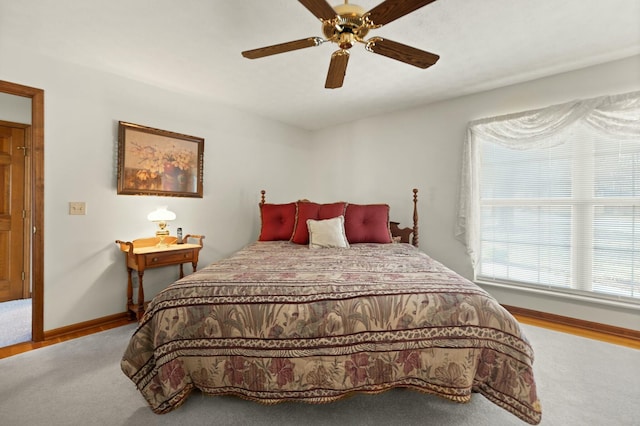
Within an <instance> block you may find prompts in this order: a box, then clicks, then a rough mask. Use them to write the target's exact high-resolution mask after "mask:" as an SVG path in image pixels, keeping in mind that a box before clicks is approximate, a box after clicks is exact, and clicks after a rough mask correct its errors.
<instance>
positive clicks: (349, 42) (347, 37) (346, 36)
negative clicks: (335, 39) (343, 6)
mask: <svg viewBox="0 0 640 426" xmlns="http://www.w3.org/2000/svg"><path fill="white" fill-rule="evenodd" d="M354 42H355V37H354V35H353V34H352V33H351V32H349V31H345V32H343V33H341V34H340V40H339V43H338V45H339V46H340V49H351V48H352V47H353V44H354Z"/></svg>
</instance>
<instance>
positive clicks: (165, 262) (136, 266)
mask: <svg viewBox="0 0 640 426" xmlns="http://www.w3.org/2000/svg"><path fill="white" fill-rule="evenodd" d="M190 238H191V239H195V240H197V241H198V242H197V244H193V243H189V239H190ZM203 239H204V235H187V236H185V237H184V240H183V241H184V242H185V243H184V244H176V241H177V238H176V237H172V236H167V237H165V238H164V241H163V244H162V245H161V246H160V245H158V244H159V242H160V238H159V237H152V238H140V239H137V240H133V241H120V240H116V244H119V245H120V250H122V251H123V252H124V253H125V261H126V265H127V273H128V279H127V312H129V317H130V319H133V318H134V317H135V318H136V319H137V320H138V321H140V319H141V318H142V315H143V314H144V311H145V309H146V307H147V303H148V302H145V300H144V287H143V276H144V271H145V270H146V269H149V268H159V267H162V266H170V265H180V278H182V277H184V270H183V267H182V265H183V264H185V263H191V265H192V266H193V272H195V271H196V268H197V266H198V255H199V254H200V249H201V248H202V240H203ZM134 270H136V271H138V299H137V301H136V303H134V302H133V281H132V277H131V274H132V273H133V271H134Z"/></svg>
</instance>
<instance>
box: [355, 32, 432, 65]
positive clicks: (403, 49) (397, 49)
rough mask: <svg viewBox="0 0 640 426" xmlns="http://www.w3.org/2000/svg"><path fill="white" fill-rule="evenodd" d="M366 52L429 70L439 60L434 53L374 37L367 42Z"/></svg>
mask: <svg viewBox="0 0 640 426" xmlns="http://www.w3.org/2000/svg"><path fill="white" fill-rule="evenodd" d="M367 50H368V51H369V52H373V53H377V54H378V55H382V56H386V57H387V58H391V59H395V60H396V61H400V62H404V63H406V64H409V65H413V66H414V67H418V68H429V67H430V66H431V65H433V64H435V63H436V62H438V59H440V56H438V55H436V54H434V53H429V52H425V51H424V50H420V49H416V48H415V47H411V46H407V45H406V44H402V43H398V42H396V41H392V40H387V39H384V38H381V37H374V38H372V39H370V40H369V41H367Z"/></svg>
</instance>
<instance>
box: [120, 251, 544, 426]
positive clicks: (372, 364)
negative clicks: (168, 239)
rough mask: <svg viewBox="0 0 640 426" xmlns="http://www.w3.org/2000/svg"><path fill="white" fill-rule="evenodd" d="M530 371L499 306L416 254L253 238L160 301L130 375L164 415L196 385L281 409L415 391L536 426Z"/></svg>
mask: <svg viewBox="0 0 640 426" xmlns="http://www.w3.org/2000/svg"><path fill="white" fill-rule="evenodd" d="M532 363H533V351H532V348H531V346H530V345H529V343H528V341H527V340H526V338H525V337H524V336H523V334H522V331H521V329H520V327H519V324H518V322H517V321H516V320H515V319H514V318H513V317H512V316H511V315H510V314H509V313H508V312H507V311H506V310H505V309H504V308H502V307H501V306H500V305H499V304H498V302H497V301H496V300H495V299H494V298H493V297H491V296H490V295H489V294H488V293H486V292H485V291H484V290H483V289H481V288H480V287H478V286H476V285H475V284H473V283H471V282H469V281H468V280H466V279H464V278H462V277H460V276H459V275H457V274H456V273H454V272H453V271H451V270H449V269H447V268H446V267H444V266H443V265H442V264H440V263H438V262H436V261H434V260H433V259H431V258H429V257H428V256H427V255H426V254H424V253H423V252H421V251H419V250H417V249H416V248H414V247H413V246H411V245H408V244H356V245H352V246H351V247H350V248H346V249H319V250H311V249H309V248H308V247H307V246H302V245H296V244H292V243H289V242H255V243H252V244H250V245H249V246H247V247H245V248H244V249H242V250H240V251H239V252H237V253H236V254H234V255H232V256H231V257H229V258H227V259H224V260H221V261H218V262H215V263H213V264H211V265H209V266H207V267H205V268H203V269H201V270H200V271H198V272H196V273H194V274H192V275H190V276H187V277H185V278H183V279H181V280H179V281H176V282H175V283H173V284H172V285H171V286H169V287H167V288H166V289H165V290H163V291H162V292H161V293H159V294H158V295H157V296H156V297H155V298H154V299H153V301H152V302H151V303H150V304H149V307H148V309H147V312H146V313H145V315H144V317H143V318H142V320H141V323H140V325H139V327H138V329H137V330H136V332H135V334H134V335H133V337H132V338H131V341H130V342H129V345H128V347H127V349H126V352H125V354H124V356H123V359H122V363H121V366H122V370H123V371H124V373H125V374H126V375H127V376H128V377H130V378H131V380H132V381H133V382H134V383H135V385H136V386H137V388H138V389H139V390H140V392H141V393H142V395H143V396H144V397H145V398H146V400H147V402H148V403H149V405H150V406H151V409H152V410H153V411H154V412H156V413H165V412H168V411H171V410H173V409H175V408H176V407H178V406H179V405H180V404H182V403H183V402H184V401H185V399H186V398H187V396H188V395H189V393H190V392H191V391H192V390H193V389H194V388H197V389H199V390H200V391H202V392H203V393H206V394H209V395H225V394H231V395H237V396H239V397H242V398H245V399H249V400H254V401H259V402H262V403H267V404H271V403H277V402H282V401H292V400H297V401H305V402H313V403H319V402H330V401H334V400H337V399H340V398H342V397H345V396H348V395H350V394H352V393H353V392H364V393H378V392H383V391H385V390H388V389H391V388H394V387H407V388H413V389H416V390H418V391H422V392H426V393H430V394H435V395H439V396H441V397H444V398H448V399H450V400H453V401H458V402H465V401H469V399H470V398H471V395H472V393H474V392H477V393H480V394H482V395H484V396H485V397H486V398H488V399H489V400H490V401H492V402H494V403H495V404H497V405H499V406H500V407H502V408H504V409H506V410H508V411H509V412H511V413H513V414H515V415H516V416H518V417H519V418H521V419H523V420H524V421H526V422H528V423H531V424H537V423H539V422H540V419H541V409H540V403H539V401H538V398H537V396H536V385H535V380H534V377H533V371H532Z"/></svg>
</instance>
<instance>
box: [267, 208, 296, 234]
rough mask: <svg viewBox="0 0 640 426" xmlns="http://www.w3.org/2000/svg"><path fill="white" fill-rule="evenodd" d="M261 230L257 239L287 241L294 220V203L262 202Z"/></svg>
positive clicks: (291, 232) (291, 231)
mask: <svg viewBox="0 0 640 426" xmlns="http://www.w3.org/2000/svg"><path fill="white" fill-rule="evenodd" d="M260 218H261V220H262V230H261V231H260V238H258V240H259V241H280V240H285V241H289V240H290V239H291V235H293V226H294V224H295V221H296V203H288V204H266V203H265V204H262V205H261V206H260Z"/></svg>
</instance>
